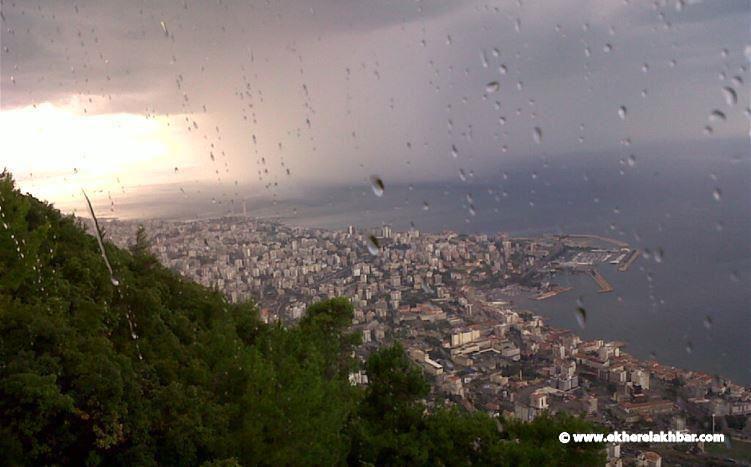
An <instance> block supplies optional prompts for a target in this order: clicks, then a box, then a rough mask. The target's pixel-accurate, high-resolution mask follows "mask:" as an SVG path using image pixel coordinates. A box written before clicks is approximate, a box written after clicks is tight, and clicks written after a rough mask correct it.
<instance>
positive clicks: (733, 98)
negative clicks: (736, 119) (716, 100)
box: [722, 86, 738, 107]
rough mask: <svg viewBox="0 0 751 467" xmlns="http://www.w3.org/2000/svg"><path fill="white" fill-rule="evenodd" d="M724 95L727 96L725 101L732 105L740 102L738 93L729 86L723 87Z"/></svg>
mask: <svg viewBox="0 0 751 467" xmlns="http://www.w3.org/2000/svg"><path fill="white" fill-rule="evenodd" d="M722 95H723V96H725V103H726V104H727V105H729V106H731V107H732V106H734V105H735V104H736V103H737V102H738V94H737V93H736V92H735V89H733V88H731V87H729V86H725V87H724V88H722Z"/></svg>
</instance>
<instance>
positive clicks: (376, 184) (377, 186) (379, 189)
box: [370, 175, 384, 198]
mask: <svg viewBox="0 0 751 467" xmlns="http://www.w3.org/2000/svg"><path fill="white" fill-rule="evenodd" d="M370 188H371V189H372V190H373V194H374V195H376V196H378V197H379V198H380V197H381V196H383V189H384V185H383V180H381V177H379V176H377V175H372V176H371V177H370Z"/></svg>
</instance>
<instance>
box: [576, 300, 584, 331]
mask: <svg viewBox="0 0 751 467" xmlns="http://www.w3.org/2000/svg"><path fill="white" fill-rule="evenodd" d="M574 316H575V317H576V322H577V324H579V327H580V328H582V329H584V327H585V326H586V325H587V310H585V309H584V307H581V306H578V307H576V312H575V313H574Z"/></svg>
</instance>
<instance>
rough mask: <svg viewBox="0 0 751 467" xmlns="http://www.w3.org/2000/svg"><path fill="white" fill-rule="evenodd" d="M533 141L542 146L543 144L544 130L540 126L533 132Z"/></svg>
mask: <svg viewBox="0 0 751 467" xmlns="http://www.w3.org/2000/svg"><path fill="white" fill-rule="evenodd" d="M532 139H533V140H534V141H535V143H537V144H540V143H542V128H540V127H539V126H536V127H535V128H534V129H533V130H532Z"/></svg>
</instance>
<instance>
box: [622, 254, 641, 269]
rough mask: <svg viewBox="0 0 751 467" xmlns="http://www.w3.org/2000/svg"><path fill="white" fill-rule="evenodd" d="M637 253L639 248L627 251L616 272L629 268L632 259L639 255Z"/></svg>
mask: <svg viewBox="0 0 751 467" xmlns="http://www.w3.org/2000/svg"><path fill="white" fill-rule="evenodd" d="M639 253H640V251H639V250H631V253H629V254H628V256H626V257H625V258H624V259H622V260H621V263H620V264H619V265H618V272H626V271H628V268H630V267H631V265H632V264H634V261H636V258H638V257H639Z"/></svg>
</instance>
